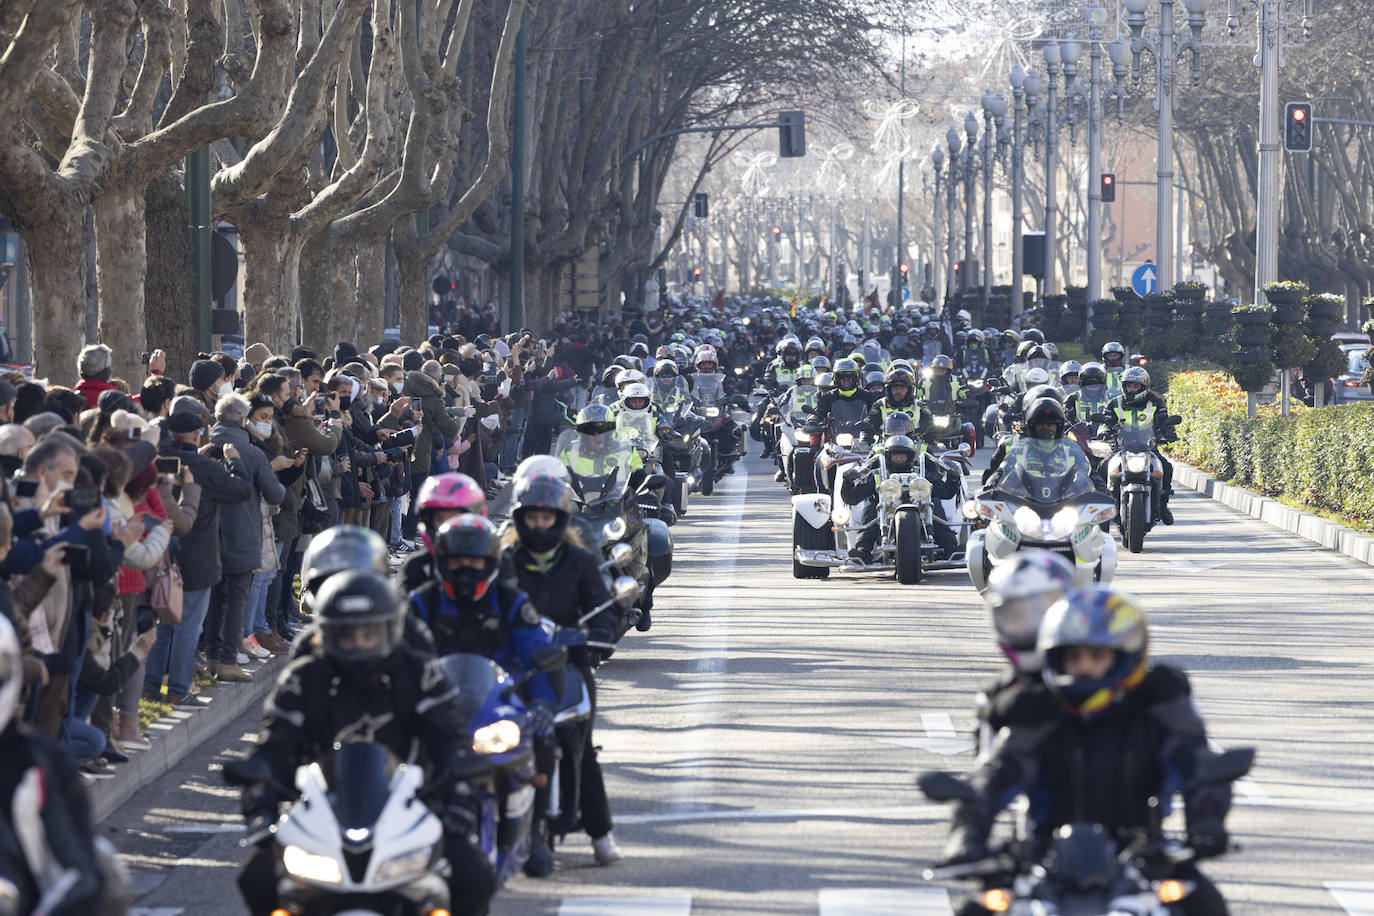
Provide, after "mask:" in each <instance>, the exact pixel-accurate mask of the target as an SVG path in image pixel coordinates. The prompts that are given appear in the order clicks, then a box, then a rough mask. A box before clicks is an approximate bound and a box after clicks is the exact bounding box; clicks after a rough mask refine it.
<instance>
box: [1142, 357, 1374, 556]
mask: <svg viewBox="0 0 1374 916" xmlns="http://www.w3.org/2000/svg"><path fill="white" fill-rule="evenodd" d="M1169 410H1170V411H1171V412H1173V413H1177V414H1179V415H1180V416H1182V417H1183V423H1182V424H1180V426H1179V441H1178V442H1176V443H1175V444H1173V445H1172V446H1170V452H1171V453H1172V454H1174V455H1177V456H1178V457H1180V458H1182V459H1183V460H1184V461H1187V462H1188V463H1189V464H1193V465H1196V466H1198V467H1200V468H1203V469H1204V470H1206V471H1208V472H1209V473H1211V474H1213V475H1215V476H1217V477H1220V478H1222V479H1224V480H1229V481H1234V482H1235V483H1238V484H1240V485H1242V486H1247V487H1250V488H1251V489H1254V490H1257V491H1258V492H1261V493H1264V494H1265V495H1268V496H1274V497H1283V498H1286V499H1290V500H1294V501H1297V502H1301V503H1304V504H1306V505H1308V506H1311V507H1313V508H1315V509H1319V510H1322V511H1325V512H1330V513H1334V514H1336V515H1340V516H1343V517H1345V518H1347V519H1349V520H1350V521H1351V522H1352V523H1354V524H1355V525H1357V526H1358V527H1360V528H1363V529H1366V530H1371V529H1374V405H1371V404H1350V405H1344V406H1340V407H1324V408H1322V409H1320V410H1311V409H1308V408H1304V407H1302V406H1301V405H1296V406H1294V408H1293V412H1292V414H1291V415H1290V416H1288V417H1282V416H1279V415H1278V414H1277V412H1276V409H1275V408H1272V407H1268V408H1261V409H1260V410H1259V411H1258V416H1257V417H1256V418H1255V419H1253V420H1251V419H1248V418H1247V417H1246V416H1245V395H1244V393H1243V392H1242V391H1241V390H1240V388H1239V387H1238V386H1237V385H1236V384H1235V382H1234V381H1232V380H1231V377H1230V376H1229V375H1227V374H1226V373H1224V372H1185V373H1180V374H1178V375H1175V376H1174V377H1173V378H1172V379H1171V380H1170V385H1169Z"/></svg>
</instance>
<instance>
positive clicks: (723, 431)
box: [692, 372, 748, 496]
mask: <svg viewBox="0 0 1374 916" xmlns="http://www.w3.org/2000/svg"><path fill="white" fill-rule="evenodd" d="M724 378H725V376H724V375H722V374H721V373H719V372H710V373H697V374H696V375H695V376H693V383H692V398H693V400H694V401H695V409H696V412H697V413H698V414H699V415H700V416H701V418H702V421H703V422H702V429H701V436H702V438H703V439H705V440H706V443H707V445H708V446H709V447H710V451H709V454H707V456H706V457H705V460H704V461H703V462H702V466H701V479H700V481H698V483H699V486H700V489H701V495H702V496H710V495H711V494H712V493H713V492H714V491H715V486H716V483H717V482H719V481H720V480H721V478H723V477H724V476H725V475H726V474H730V473H733V472H734V467H735V462H736V461H738V460H739V459H740V457H741V456H743V455H744V428H743V427H741V426H740V425H739V424H737V423H736V422H735V420H734V418H733V417H731V416H730V408H731V407H732V406H738V405H739V404H740V398H739V396H737V395H729V394H727V393H726V391H725V384H724ZM743 406H745V407H748V404H747V402H746V403H745V404H744V405H743Z"/></svg>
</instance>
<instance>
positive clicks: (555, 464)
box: [513, 455, 572, 483]
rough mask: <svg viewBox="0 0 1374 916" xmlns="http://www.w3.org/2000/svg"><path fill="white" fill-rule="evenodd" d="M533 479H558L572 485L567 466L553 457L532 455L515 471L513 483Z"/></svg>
mask: <svg viewBox="0 0 1374 916" xmlns="http://www.w3.org/2000/svg"><path fill="white" fill-rule="evenodd" d="M531 477H557V478H558V479H559V480H561V481H563V482H564V483H570V482H571V480H572V478H571V477H570V476H569V475H568V467H567V465H565V464H564V463H563V462H561V461H559V460H558V459H557V458H555V457H553V456H552V455H531V456H529V457H528V458H526V459H525V460H524V461H522V462H520V466H519V467H517V468H516V469H515V477H514V478H513V482H515V483H518V482H520V481H522V480H528V479H529V478H531Z"/></svg>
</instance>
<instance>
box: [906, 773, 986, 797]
mask: <svg viewBox="0 0 1374 916" xmlns="http://www.w3.org/2000/svg"><path fill="white" fill-rule="evenodd" d="M916 786H917V788H919V789H920V790H921V794H922V795H924V796H925V797H926V798H928V799H930V800H931V801H936V802H949V801H974V800H976V799H977V798H978V792H977V791H976V790H975V789H974V788H973V786H971V785H969V784H968V783H967V782H964V780H962V779H960V778H959V777H958V776H955V775H954V774H953V773H945V772H934V773H922V774H921V775H920V776H918V777H917V778H916Z"/></svg>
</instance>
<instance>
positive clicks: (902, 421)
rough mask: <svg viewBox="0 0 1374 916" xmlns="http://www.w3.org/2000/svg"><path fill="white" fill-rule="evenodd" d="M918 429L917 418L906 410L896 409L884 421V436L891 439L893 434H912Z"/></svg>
mask: <svg viewBox="0 0 1374 916" xmlns="http://www.w3.org/2000/svg"><path fill="white" fill-rule="evenodd" d="M915 429H916V420H915V418H914V417H912V415H911V414H909V413H907V412H906V411H905V410H894V411H893V412H892V413H890V414H888V415H887V419H886V420H884V421H883V438H884V439H885V440H886V439H891V438H892V437H893V436H910V435H911V434H912V432H914V431H915Z"/></svg>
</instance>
